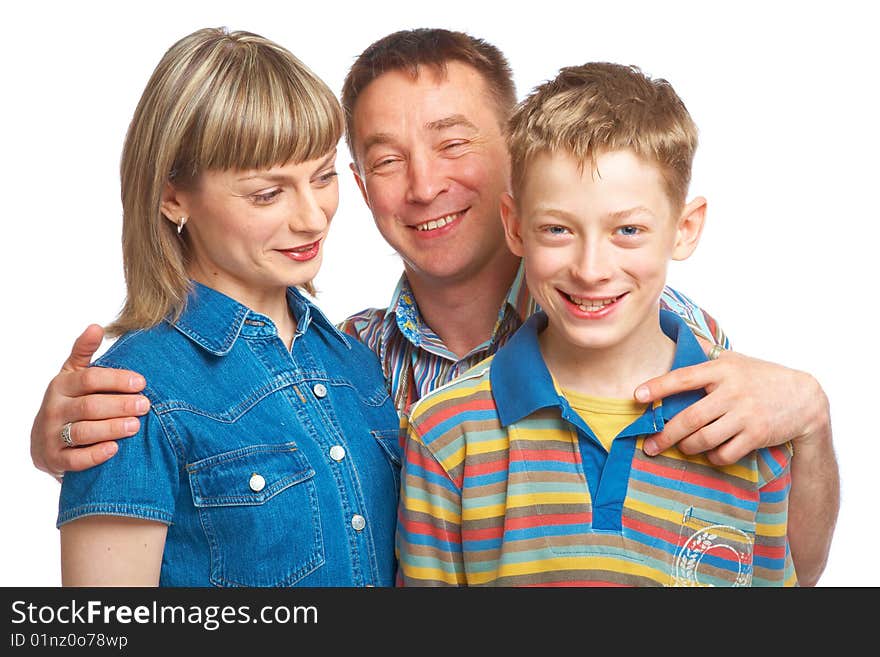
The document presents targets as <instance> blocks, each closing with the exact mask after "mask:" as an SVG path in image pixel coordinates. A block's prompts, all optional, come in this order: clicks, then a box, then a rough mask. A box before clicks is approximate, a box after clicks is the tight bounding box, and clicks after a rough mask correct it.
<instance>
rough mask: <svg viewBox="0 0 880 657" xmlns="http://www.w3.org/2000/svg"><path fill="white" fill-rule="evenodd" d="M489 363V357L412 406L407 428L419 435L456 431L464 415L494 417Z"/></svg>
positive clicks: (490, 366) (491, 358)
mask: <svg viewBox="0 0 880 657" xmlns="http://www.w3.org/2000/svg"><path fill="white" fill-rule="evenodd" d="M493 359H494V355H493V356H489V357H488V358H486V359H484V360H482V361H480V362H479V363H477V364H476V365H473V366H472V367H471V368H470V369H468V370H466V371H465V372H463V373H462V374H461V375H459V376H457V377H456V378H454V379H452V380H451V381H450V382H449V383H446V384H444V385H442V386H440V387H438V388H435V389H434V390H432V391H431V392H429V393H428V394H427V395H425V396H423V397H422V398H421V399H419V400H418V401H417V402H415V403H414V404H413V405H412V407H411V408H410V411H409V413H408V423H409V425H410V426H412V427H415V428H416V429H417V430H419V432H420V433H421V432H422V431H421V430H422V429H428V428H437V427H438V426H445V427H447V428H449V427H460V426H461V423H462V422H463V421H464V420H465V419H466V418H465V417H464V416H468V415H475V414H483V415H487V414H489V415H497V410H496V408H495V400H494V398H493V396H492V385H491V379H490V373H491V368H492V361H493Z"/></svg>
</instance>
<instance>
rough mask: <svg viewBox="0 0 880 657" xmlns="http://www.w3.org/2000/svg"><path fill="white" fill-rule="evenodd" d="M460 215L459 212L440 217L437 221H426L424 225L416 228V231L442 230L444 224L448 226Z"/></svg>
mask: <svg viewBox="0 0 880 657" xmlns="http://www.w3.org/2000/svg"><path fill="white" fill-rule="evenodd" d="M460 214H461V213H460V212H456V213H455V214H448V215H446V216H445V217H440V218H439V219H432V220H431V221H426V222H425V223H423V224H419V225H418V226H416V230H434V229H436V228H443V226H445V225H446V224H450V223H452V222H453V221H455V220H456V219H458V217H459V215H460Z"/></svg>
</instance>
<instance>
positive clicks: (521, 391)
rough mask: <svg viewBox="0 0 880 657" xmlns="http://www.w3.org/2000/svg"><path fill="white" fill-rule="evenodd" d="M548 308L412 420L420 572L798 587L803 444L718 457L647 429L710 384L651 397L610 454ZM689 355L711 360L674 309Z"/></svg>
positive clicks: (601, 582)
mask: <svg viewBox="0 0 880 657" xmlns="http://www.w3.org/2000/svg"><path fill="white" fill-rule="evenodd" d="M546 322H547V317H546V315H544V313H542V312H539V313H537V314H535V315H534V316H533V317H532V318H531V319H529V320H528V321H527V322H526V323H525V324H524V325H523V326H522V328H521V329H520V330H519V331H517V332H516V334H515V335H514V336H513V337H512V338H511V339H510V340H509V341H508V343H507V344H506V345H505V346H504V347H502V348H501V349H500V350H499V351H498V352H497V353H496V354H495V356H493V357H492V358H489V359H487V360H486V361H484V362H482V363H480V364H478V365H477V366H476V367H474V368H473V369H472V370H470V371H469V372H467V373H465V374H464V375H463V376H462V377H461V378H459V379H457V380H455V381H453V382H451V383H450V384H448V385H446V386H443V387H441V388H439V389H438V390H436V391H434V392H433V393H431V394H429V395H427V396H425V397H423V398H422V399H421V400H420V401H419V402H418V403H416V404H415V405H414V406H413V408H412V409H411V414H410V417H409V418H408V422H407V418H404V426H405V430H406V448H405V463H404V472H403V475H402V476H403V485H402V489H401V504H400V518H399V521H398V535H397V549H398V557H399V560H400V571H399V576H400V577H401V579H402V583H403V584H404V585H407V586H413V585H419V586H425V585H472V586H479V585H495V586H595V585H598V586H700V585H709V586H783V585H785V586H795V585H796V584H797V580H796V577H795V573H794V566H793V563H792V560H791V554H790V551H789V547H788V541H787V539H786V524H787V512H788V492H789V487H790V459H791V454H792V447H791V443H786V444H785V445H782V446H780V447H773V448H768V449H761V450H758V451H757V452H754V453H752V454H750V455H748V456H746V457H744V458H743V459H742V460H740V461H738V462H737V463H735V464H733V465H730V466H725V467H716V466H713V465H712V464H711V463H710V462H709V461H708V460H707V459H706V458H705V457H704V456H703V455H695V456H688V455H685V454H683V453H681V452H679V451H678V450H677V449H675V448H671V449H668V450H666V451H665V452H663V453H661V454H659V455H658V456H654V457H649V456H647V455H646V454H645V453H644V452H643V451H642V443H643V441H644V439H645V438H646V437H647V436H649V435H651V434H654V433H657V432H659V431H661V430H662V429H663V426H664V425H665V423H666V422H668V421H669V420H670V419H671V418H673V417H674V416H675V415H676V414H677V413H679V412H680V411H682V410H683V409H684V408H686V407H687V406H689V405H690V404H692V403H694V402H695V401H697V400H698V399H699V398H700V397H702V396H703V394H704V393H703V392H685V393H681V394H677V395H672V396H670V397H667V398H666V399H664V400H663V401H662V403H656V404H654V405H653V406H652V407H649V408H648V409H647V410H646V411H645V413H644V414H643V415H642V416H640V417H639V418H638V419H637V420H636V421H635V422H633V423H632V424H631V425H629V426H628V427H627V428H625V429H624V430H623V431H622V432H621V433H620V434H619V435H618V436H617V438H615V439H614V441H613V443H612V447H611V450H610V452H608V451H606V450H605V448H604V447H602V445H601V444H600V442H599V441H598V439H597V438H596V436H595V435H594V434H593V432H592V431H591V430H590V428H589V427H588V426H587V425H586V424H585V423H584V422H583V420H582V419H581V417H580V416H579V415H578V413H576V412H575V411H573V410H572V408H571V407H570V406H569V404H568V403H567V401H566V400H565V397H564V396H562V395H561V394H560V392H559V390H558V389H557V388H556V387H555V385H554V382H553V379H552V377H551V375H550V372H549V371H548V370H547V367H546V365H545V363H544V360H543V358H542V356H541V352H540V349H539V347H538V334H539V333H540V331H541V330H542V329H543V328H544V327H545V326H546ZM660 324H661V327H662V329H663V331H664V333H665V334H666V335H668V336H669V337H670V338H671V339H672V340H673V341H675V343H676V352H675V359H674V362H673V368H674V369H675V368H680V367H685V366H688V365H693V364H697V363H700V362H704V361H705V360H706V357H705V356H704V354H703V351H702V349H701V348H700V346H699V344H698V342H697V341H696V339H695V338H694V337H693V334H692V333H691V331H690V330H687V329H688V326H687V324H686V323H685V322H684V320H683V319H682V318H680V317H679V316H677V315H676V314H674V313H671V312H668V311H665V310H661V311H660Z"/></svg>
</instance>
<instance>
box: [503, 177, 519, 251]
mask: <svg viewBox="0 0 880 657" xmlns="http://www.w3.org/2000/svg"><path fill="white" fill-rule="evenodd" d="M500 210H501V222H502V223H503V224H504V237H505V239H506V240H507V248H508V249H510V251H511V252H512V253H513V255H516V256H519V257H520V258H521V257H522V255H523V240H522V221H521V220H520V216H519V211H518V210H517V209H516V201H514V200H513V197H512V196H511V195H510V194H508V193H507V192H504V193H503V194H502V195H501V207H500Z"/></svg>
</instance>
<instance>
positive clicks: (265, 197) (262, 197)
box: [251, 189, 281, 205]
mask: <svg viewBox="0 0 880 657" xmlns="http://www.w3.org/2000/svg"><path fill="white" fill-rule="evenodd" d="M280 193H281V190H280V189H271V190H269V191H268V192H262V193H260V194H251V198H252V199H253V201H254V203H257V204H260V205H262V204H266V203H271V202H272V201H274V200H275V197H276V196H278V195H279V194H280Z"/></svg>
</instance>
